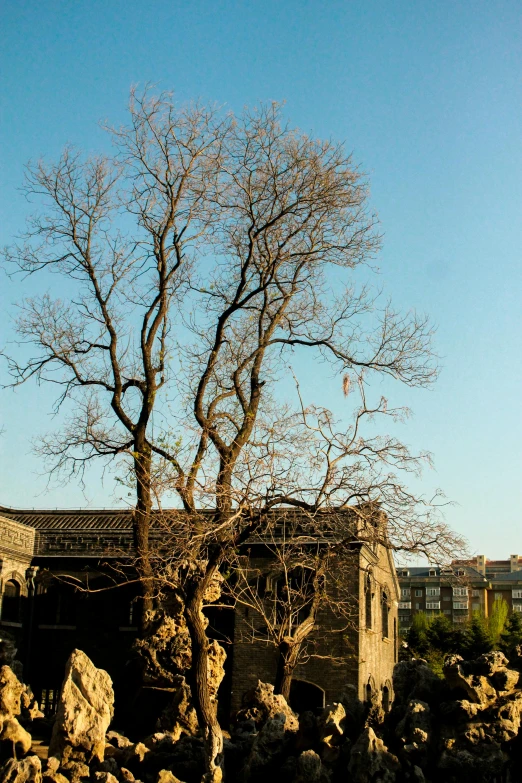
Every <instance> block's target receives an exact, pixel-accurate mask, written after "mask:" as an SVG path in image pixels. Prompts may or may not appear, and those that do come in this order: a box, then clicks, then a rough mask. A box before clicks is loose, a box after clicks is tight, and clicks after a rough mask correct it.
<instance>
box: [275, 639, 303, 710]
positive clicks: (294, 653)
mask: <svg viewBox="0 0 522 783" xmlns="http://www.w3.org/2000/svg"><path fill="white" fill-rule="evenodd" d="M300 650H301V644H300V643H299V642H294V641H293V640H292V639H291V640H287V639H285V640H283V641H282V642H281V644H280V645H279V656H278V660H277V671H276V679H275V684H274V693H280V694H281V696H284V697H285V699H286V701H287V702H289V700H290V687H291V685H292V679H293V676H294V670H295V667H296V666H297V661H298V660H299V652H300Z"/></svg>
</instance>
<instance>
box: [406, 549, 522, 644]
mask: <svg viewBox="0 0 522 783" xmlns="http://www.w3.org/2000/svg"><path fill="white" fill-rule="evenodd" d="M397 575H398V578H399V587H400V601H399V630H400V631H401V632H402V633H405V632H406V631H407V630H408V628H410V626H411V622H412V618H413V616H414V615H415V613H416V612H425V613H426V614H427V615H428V616H430V615H435V614H440V613H442V614H445V615H446V616H447V617H448V618H449V619H450V620H451V621H452V622H453V623H454V624H456V625H457V624H459V623H465V622H467V621H468V620H469V618H470V617H471V614H472V613H473V612H474V611H480V612H482V613H483V614H484V615H485V616H486V617H488V616H489V615H490V614H491V611H492V609H493V603H494V601H495V600H500V599H503V600H504V601H506V603H507V605H508V606H509V610H510V611H512V612H522V557H520V556H519V555H511V556H510V558H509V560H488V559H487V558H486V556H485V555H477V557H476V558H475V559H474V560H454V561H453V562H452V564H451V566H450V567H448V568H439V567H437V566H429V565H428V566H422V567H413V568H407V567H405V568H399V569H398V571H397Z"/></svg>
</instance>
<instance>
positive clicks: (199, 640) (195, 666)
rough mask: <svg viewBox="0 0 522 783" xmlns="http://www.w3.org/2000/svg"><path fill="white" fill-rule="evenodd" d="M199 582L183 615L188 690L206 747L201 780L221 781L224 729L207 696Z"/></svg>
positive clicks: (204, 634)
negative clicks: (188, 657)
mask: <svg viewBox="0 0 522 783" xmlns="http://www.w3.org/2000/svg"><path fill="white" fill-rule="evenodd" d="M202 593H203V590H202V585H201V584H200V585H197V586H196V587H195V589H194V591H193V594H192V595H191V596H190V597H189V598H188V600H187V602H186V603H185V618H186V620H187V626H188V629H189V632H190V640H191V643H192V666H191V670H190V689H191V693H192V699H193V701H194V707H195V710H196V714H197V716H198V722H199V726H200V729H201V731H202V733H203V740H204V746H205V769H206V774H205V775H204V777H203V781H204V783H221V781H222V779H223V761H224V757H223V732H222V730H221V726H220V725H219V722H218V719H217V704H216V703H212V701H211V699H210V690H209V683H208V638H207V633H206V628H205V619H204V616H203V612H202V606H203V600H202Z"/></svg>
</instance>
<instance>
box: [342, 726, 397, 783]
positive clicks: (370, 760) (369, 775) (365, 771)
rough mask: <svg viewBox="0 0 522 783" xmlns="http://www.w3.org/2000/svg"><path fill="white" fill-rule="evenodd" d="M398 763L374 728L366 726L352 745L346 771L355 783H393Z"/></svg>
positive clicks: (395, 778)
mask: <svg viewBox="0 0 522 783" xmlns="http://www.w3.org/2000/svg"><path fill="white" fill-rule="evenodd" d="M399 769H400V764H399V760H398V758H397V756H394V755H393V753H390V752H389V751H388V748H387V747H386V745H385V744H384V742H383V741H382V740H381V739H379V737H377V735H376V734H375V732H374V730H373V729H372V728H371V727H370V726H367V727H366V728H365V729H364V731H363V732H362V734H361V735H360V737H359V739H358V740H357V742H356V743H355V744H354V746H353V747H352V750H351V753H350V762H349V764H348V773H349V775H350V776H351V778H349V779H351V780H354V781H357V783H377V781H378V783H395V781H396V780H397V772H398V771H399Z"/></svg>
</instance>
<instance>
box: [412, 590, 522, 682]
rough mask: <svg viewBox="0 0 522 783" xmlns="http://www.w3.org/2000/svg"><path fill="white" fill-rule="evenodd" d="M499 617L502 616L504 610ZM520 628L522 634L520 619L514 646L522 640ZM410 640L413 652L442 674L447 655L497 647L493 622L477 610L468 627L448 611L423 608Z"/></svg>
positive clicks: (472, 653)
mask: <svg viewBox="0 0 522 783" xmlns="http://www.w3.org/2000/svg"><path fill="white" fill-rule="evenodd" d="M499 603H500V602H499ZM499 609H500V607H499ZM498 617H499V618H501V617H502V613H501V612H500V611H499V614H498ZM497 622H498V620H497ZM515 622H516V621H515ZM519 632H520V637H522V621H520V620H519V625H517V626H516V628H515V627H514V631H513V636H512V638H511V637H510V641H509V642H506V643H509V644H511V645H512V647H514V646H515V645H516V644H519V643H522V638H519V636H518V635H517V634H518V633H519ZM515 639H517V641H516V642H515V641H514V640H515ZM406 642H407V643H408V647H409V648H410V650H411V652H412V653H413V654H414V655H415V656H416V657H418V658H424V659H425V660H426V661H427V662H428V664H429V665H430V667H431V668H432V670H433V671H434V672H435V673H436V674H438V675H442V667H443V664H444V658H445V657H446V655H449V654H450V653H458V654H459V655H462V657H463V658H477V657H478V656H479V655H482V653H485V652H489V651H490V650H491V649H493V646H494V644H495V642H494V640H493V638H492V635H491V632H490V627H489V623H488V621H487V620H486V618H485V617H484V615H483V614H481V613H480V612H474V613H473V615H472V618H471V621H470V622H469V624H468V626H467V627H464V628H459V627H455V626H454V625H453V624H452V622H451V620H450V619H449V618H448V617H447V616H446V615H444V614H437V615H434V616H433V617H428V616H427V615H426V614H424V613H423V612H417V614H415V615H414V617H413V621H412V625H411V628H410V630H409V631H408V634H407V635H406Z"/></svg>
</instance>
